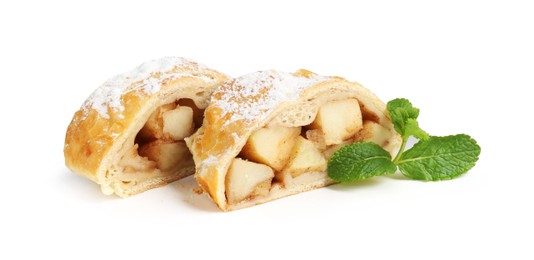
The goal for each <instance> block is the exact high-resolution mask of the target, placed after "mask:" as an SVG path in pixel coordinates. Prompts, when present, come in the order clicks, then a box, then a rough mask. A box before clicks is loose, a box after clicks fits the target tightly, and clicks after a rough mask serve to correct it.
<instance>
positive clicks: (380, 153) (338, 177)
mask: <svg viewBox="0 0 534 260" xmlns="http://www.w3.org/2000/svg"><path fill="white" fill-rule="evenodd" d="M396 170H397V166H395V164H393V163H392V162H391V155H390V154H389V153H388V152H387V151H386V150H384V149H383V148H382V147H380V146H379V145H377V144H375V143H370V142H359V143H353V144H350V145H347V146H344V147H342V148H341V149H339V150H338V151H336V152H335V153H334V155H333V156H332V158H330V160H329V161H328V176H329V177H330V178H332V179H333V180H335V181H337V182H353V181H357V180H364V179H367V178H370V177H373V176H378V175H384V174H387V173H395V171H396Z"/></svg>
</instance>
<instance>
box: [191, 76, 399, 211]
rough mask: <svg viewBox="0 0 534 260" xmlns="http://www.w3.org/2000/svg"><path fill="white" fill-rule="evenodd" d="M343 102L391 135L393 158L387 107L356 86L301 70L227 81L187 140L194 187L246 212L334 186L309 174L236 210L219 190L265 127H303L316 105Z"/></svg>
mask: <svg viewBox="0 0 534 260" xmlns="http://www.w3.org/2000/svg"><path fill="white" fill-rule="evenodd" d="M347 98H356V99H357V100H358V101H359V102H360V106H361V107H362V109H364V110H365V113H367V115H364V116H366V117H367V118H369V119H370V120H373V121H375V122H377V123H378V124H380V125H382V126H383V127H384V128H386V129H388V130H391V138H390V139H389V142H388V144H387V146H385V147H384V148H385V149H386V150H388V151H390V152H391V153H393V151H394V150H395V149H396V148H397V147H398V146H399V145H400V137H399V136H398V134H396V132H395V131H394V130H393V125H392V123H391V120H390V118H389V117H388V115H387V113H386V106H385V104H384V103H383V102H382V101H380V100H379V99H378V98H377V97H376V96H375V95H374V94H373V93H371V92H370V91H369V90H367V89H366V88H364V87H362V86H361V85H359V84H358V83H354V82H349V81H347V80H345V79H343V78H340V77H322V76H319V75H317V74H314V73H312V72H309V71H306V70H300V71H297V72H296V73H293V74H288V73H283V72H277V71H261V72H257V73H252V74H249V75H245V76H243V77H240V78H237V79H235V80H233V81H228V82H226V83H225V84H223V85H222V86H221V87H219V88H218V89H217V90H216V91H215V92H214V93H213V95H212V97H211V101H210V105H209V106H208V108H207V109H206V112H205V118H204V123H203V126H202V127H201V128H200V129H199V130H198V131H197V132H196V133H195V134H194V135H192V136H191V137H190V138H186V143H187V145H188V147H189V149H190V150H191V151H192V153H193V158H194V160H195V164H196V173H195V177H196V179H197V181H198V183H199V184H200V186H201V187H202V188H203V189H204V190H205V191H207V192H208V194H209V196H210V197H211V198H212V199H213V200H214V201H215V203H216V204H217V205H218V206H219V208H221V209H223V210H232V209H237V208H243V207H248V206H252V205H255V204H259V203H264V202H267V201H270V200H273V199H277V198H280V197H284V196H288V195H291V194H295V193H299V192H303V191H307V190H311V189H316V188H319V187H324V186H326V185H329V184H331V183H333V181H332V180H330V179H329V178H328V177H326V175H325V174H324V172H322V173H318V174H317V176H315V175H314V174H313V173H311V175H310V176H312V179H309V180H304V181H303V182H302V183H300V184H299V185H295V186H293V187H283V185H278V184H276V185H273V188H271V192H270V194H269V195H268V196H266V197H257V198H254V199H252V200H247V201H243V202H241V203H239V204H237V205H229V204H228V203H227V201H226V197H225V186H224V183H225V181H224V180H225V176H226V173H227V171H228V168H229V165H230V163H231V161H232V159H233V158H235V157H236V156H237V155H238V154H239V152H240V151H241V149H242V148H243V146H244V145H245V143H246V142H247V139H248V138H249V136H250V135H251V134H252V133H253V132H254V131H255V130H257V129H259V128H261V127H264V126H265V125H267V124H278V125H282V126H287V127H295V126H304V125H308V124H310V123H311V122H312V121H313V120H314V118H315V116H316V114H317V111H318V109H319V106H320V105H322V104H324V103H325V102H328V101H330V100H337V99H347ZM313 176H315V177H313ZM313 178H315V179H313Z"/></svg>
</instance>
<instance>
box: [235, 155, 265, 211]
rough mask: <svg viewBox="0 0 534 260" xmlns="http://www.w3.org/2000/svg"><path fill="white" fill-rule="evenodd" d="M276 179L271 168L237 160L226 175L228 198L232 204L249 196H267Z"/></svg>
mask: <svg viewBox="0 0 534 260" xmlns="http://www.w3.org/2000/svg"><path fill="white" fill-rule="evenodd" d="M273 177H274V172H273V169H271V168H270V167H269V166H267V165H264V164H260V163H254V162H250V161H245V160H243V159H240V158H235V159H234V160H233V161H232V165H230V169H229V170H228V173H227V174H226V183H225V184H226V196H227V198H228V202H229V203H230V204H234V203H237V202H240V201H242V200H244V199H246V198H247V197H249V196H254V195H259V194H266V193H268V192H269V189H270V188H271V180H272V178H273Z"/></svg>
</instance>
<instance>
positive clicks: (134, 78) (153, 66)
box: [82, 57, 214, 118]
mask: <svg viewBox="0 0 534 260" xmlns="http://www.w3.org/2000/svg"><path fill="white" fill-rule="evenodd" d="M176 68H191V69H192V70H193V71H192V73H183V71H180V70H176ZM208 70H209V69H208V68H207V67H205V66H203V65H200V64H198V63H196V62H194V61H191V60H187V59H184V58H180V57H165V58H162V59H157V60H152V61H149V62H145V63H143V64H141V65H140V66H139V67H137V68H135V69H133V70H131V71H129V72H126V73H123V74H120V75H117V76H115V77H113V78H111V79H109V80H107V81H106V82H105V83H104V84H103V85H102V86H100V87H99V88H98V89H97V90H95V91H94V92H93V94H91V96H89V98H88V99H87V100H86V101H85V103H84V104H83V106H82V108H83V109H84V111H85V114H86V115H87V113H89V109H91V108H92V109H94V110H96V111H97V112H98V114H99V115H100V116H101V117H103V118H109V114H108V109H112V110H113V111H115V112H122V111H124V106H123V104H122V101H121V97H122V96H123V95H124V94H126V93H129V92H132V91H139V90H140V91H142V92H144V93H145V94H147V95H151V94H154V93H157V92H158V91H159V90H160V88H161V85H162V82H163V81H164V80H166V79H176V78H180V77H197V78H202V79H203V80H206V81H214V79H212V78H210V77H206V76H203V75H202V73H204V72H206V71H208ZM171 71H175V72H171ZM158 73H159V75H157V76H156V77H153V76H154V74H158ZM193 73H195V74H193Z"/></svg>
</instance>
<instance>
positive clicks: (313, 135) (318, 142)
mask: <svg viewBox="0 0 534 260" xmlns="http://www.w3.org/2000/svg"><path fill="white" fill-rule="evenodd" d="M306 139H308V140H310V141H312V142H313V144H314V145H315V147H317V149H319V150H324V149H326V143H325V140H324V134H323V132H322V131H321V130H319V129H313V130H308V131H306Z"/></svg>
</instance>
